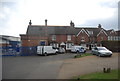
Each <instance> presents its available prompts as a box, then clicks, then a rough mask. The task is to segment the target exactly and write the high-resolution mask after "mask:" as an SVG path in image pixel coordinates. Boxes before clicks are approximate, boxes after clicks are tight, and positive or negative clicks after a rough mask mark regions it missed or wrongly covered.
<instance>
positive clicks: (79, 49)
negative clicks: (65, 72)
mask: <svg viewBox="0 0 120 81" xmlns="http://www.w3.org/2000/svg"><path fill="white" fill-rule="evenodd" d="M71 52H72V53H85V52H86V49H85V48H84V47H83V46H72V48H71Z"/></svg>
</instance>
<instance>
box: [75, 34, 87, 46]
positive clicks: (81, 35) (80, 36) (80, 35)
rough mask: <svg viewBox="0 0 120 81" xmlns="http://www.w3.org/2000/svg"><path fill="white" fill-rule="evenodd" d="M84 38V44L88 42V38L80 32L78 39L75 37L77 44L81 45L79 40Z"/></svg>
mask: <svg viewBox="0 0 120 81" xmlns="http://www.w3.org/2000/svg"><path fill="white" fill-rule="evenodd" d="M82 37H84V38H85V43H87V42H89V36H88V35H87V34H86V33H85V32H83V33H82V32H81V33H80V34H79V35H78V37H77V43H78V44H80V43H81V38H82Z"/></svg>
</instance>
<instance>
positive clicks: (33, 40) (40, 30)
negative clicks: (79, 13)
mask: <svg viewBox="0 0 120 81" xmlns="http://www.w3.org/2000/svg"><path fill="white" fill-rule="evenodd" d="M111 32H112V31H110V30H109V31H107V30H105V29H104V28H102V26H101V25H100V24H99V25H98V27H75V25H74V23H73V22H72V21H71V22H70V26H50V25H47V20H45V25H32V23H31V21H30V22H29V25H28V28H27V32H26V34H20V36H21V43H22V46H23V47H32V46H38V45H51V46H53V47H54V48H58V47H60V46H62V47H64V48H65V49H66V50H70V49H71V46H73V45H82V46H84V47H87V48H89V49H90V48H91V47H93V46H96V45H97V46H100V45H101V41H104V40H110V39H111V38H110V36H113V33H111ZM114 35H115V36H116V35H117V33H115V32H114ZM118 38H119V37H118Z"/></svg>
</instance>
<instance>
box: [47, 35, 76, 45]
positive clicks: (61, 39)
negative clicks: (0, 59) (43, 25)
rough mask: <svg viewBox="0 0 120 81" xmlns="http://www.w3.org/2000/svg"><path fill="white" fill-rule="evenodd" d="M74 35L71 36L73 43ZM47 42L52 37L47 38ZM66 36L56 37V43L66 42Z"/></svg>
mask: <svg viewBox="0 0 120 81" xmlns="http://www.w3.org/2000/svg"><path fill="white" fill-rule="evenodd" d="M75 38H76V37H75V35H71V42H73V43H75ZM49 41H52V35H51V36H50V38H49ZM67 41H68V40H67V35H56V42H58V43H61V42H65V43H66V42H67Z"/></svg>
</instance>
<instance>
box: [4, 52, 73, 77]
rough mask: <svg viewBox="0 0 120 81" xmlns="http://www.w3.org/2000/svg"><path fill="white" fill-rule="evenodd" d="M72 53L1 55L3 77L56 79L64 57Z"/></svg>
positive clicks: (67, 57) (68, 57)
mask: <svg viewBox="0 0 120 81" xmlns="http://www.w3.org/2000/svg"><path fill="white" fill-rule="evenodd" d="M73 57H74V54H58V55H49V56H18V57H3V60H2V64H3V67H2V77H3V79H56V78H57V76H58V74H59V71H60V69H61V67H62V64H63V62H64V60H65V59H72V58H73Z"/></svg>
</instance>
